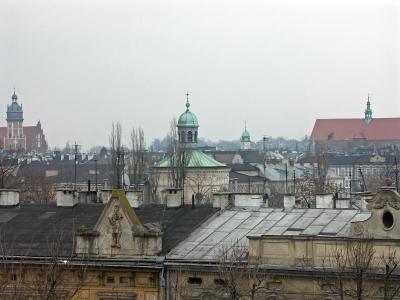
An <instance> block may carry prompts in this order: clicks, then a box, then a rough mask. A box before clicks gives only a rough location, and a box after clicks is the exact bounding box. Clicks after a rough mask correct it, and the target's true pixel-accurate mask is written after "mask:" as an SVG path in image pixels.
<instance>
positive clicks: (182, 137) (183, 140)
mask: <svg viewBox="0 0 400 300" xmlns="http://www.w3.org/2000/svg"><path fill="white" fill-rule="evenodd" d="M181 142H182V143H184V142H185V132H184V131H182V132H181Z"/></svg>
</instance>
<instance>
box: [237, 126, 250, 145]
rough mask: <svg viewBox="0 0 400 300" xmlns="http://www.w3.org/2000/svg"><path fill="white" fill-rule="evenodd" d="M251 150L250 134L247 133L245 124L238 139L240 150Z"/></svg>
mask: <svg viewBox="0 0 400 300" xmlns="http://www.w3.org/2000/svg"><path fill="white" fill-rule="evenodd" d="M250 148H251V140H250V133H249V132H248V131H247V124H246V123H245V125H244V131H243V133H242V136H241V137H240V149H241V150H249V149H250Z"/></svg>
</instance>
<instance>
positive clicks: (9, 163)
mask: <svg viewBox="0 0 400 300" xmlns="http://www.w3.org/2000/svg"><path fill="white" fill-rule="evenodd" d="M19 166H20V164H19V162H18V158H7V157H4V156H2V157H0V189H4V188H12V187H14V186H15V184H16V182H15V177H16V175H17V171H18V168H19Z"/></svg>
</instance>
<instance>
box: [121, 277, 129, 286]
mask: <svg viewBox="0 0 400 300" xmlns="http://www.w3.org/2000/svg"><path fill="white" fill-rule="evenodd" d="M119 284H120V285H121V286H129V277H127V276H120V277H119Z"/></svg>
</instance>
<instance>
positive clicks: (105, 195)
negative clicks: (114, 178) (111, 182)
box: [99, 189, 112, 203]
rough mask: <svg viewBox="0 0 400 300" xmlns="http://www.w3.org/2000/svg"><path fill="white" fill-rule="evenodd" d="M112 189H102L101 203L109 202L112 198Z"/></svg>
mask: <svg viewBox="0 0 400 300" xmlns="http://www.w3.org/2000/svg"><path fill="white" fill-rule="evenodd" d="M111 194H112V189H102V190H101V191H100V197H99V198H100V202H101V203H108V201H110V199H111Z"/></svg>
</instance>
